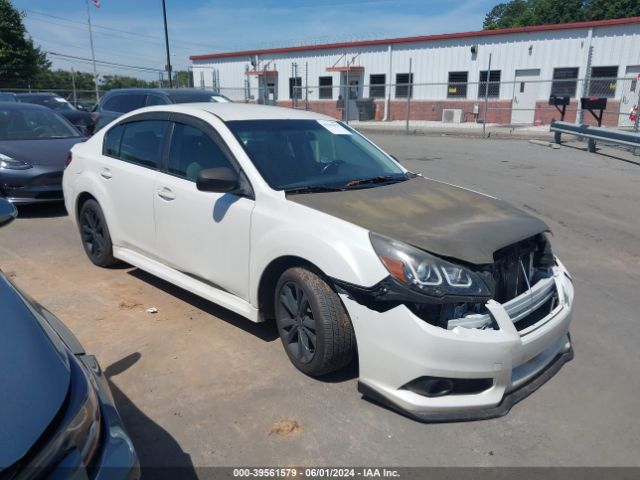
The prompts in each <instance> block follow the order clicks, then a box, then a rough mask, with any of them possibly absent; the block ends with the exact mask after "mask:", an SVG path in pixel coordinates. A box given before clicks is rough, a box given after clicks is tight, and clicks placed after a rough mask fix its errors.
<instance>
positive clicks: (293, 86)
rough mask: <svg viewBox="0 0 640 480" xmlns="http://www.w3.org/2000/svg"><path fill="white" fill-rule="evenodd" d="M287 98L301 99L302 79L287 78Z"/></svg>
mask: <svg viewBox="0 0 640 480" xmlns="http://www.w3.org/2000/svg"><path fill="white" fill-rule="evenodd" d="M289 98H291V99H293V98H297V99H301V98H302V77H290V78H289Z"/></svg>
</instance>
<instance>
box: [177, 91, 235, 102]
mask: <svg viewBox="0 0 640 480" xmlns="http://www.w3.org/2000/svg"><path fill="white" fill-rule="evenodd" d="M168 95H169V98H170V99H171V101H172V102H173V103H200V102H213V103H217V102H224V101H225V99H226V97H224V96H222V95H220V94H219V93H212V92H204V91H203V92H171V93H168ZM227 101H228V100H227Z"/></svg>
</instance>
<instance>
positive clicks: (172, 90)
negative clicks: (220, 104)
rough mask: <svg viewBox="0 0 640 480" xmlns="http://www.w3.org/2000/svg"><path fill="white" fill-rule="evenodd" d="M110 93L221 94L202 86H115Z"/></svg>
mask: <svg viewBox="0 0 640 480" xmlns="http://www.w3.org/2000/svg"><path fill="white" fill-rule="evenodd" d="M108 93H110V94H111V93H164V94H165V95H172V94H176V93H208V94H209V95H219V94H217V93H213V92H211V91H207V90H202V89H200V88H114V89H113V90H109V92H108Z"/></svg>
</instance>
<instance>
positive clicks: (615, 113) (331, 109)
mask: <svg viewBox="0 0 640 480" xmlns="http://www.w3.org/2000/svg"><path fill="white" fill-rule="evenodd" d="M525 73H526V71H525ZM363 77H364V75H361V76H354V77H352V78H348V76H346V75H345V76H343V77H342V78H341V79H340V80H341V84H339V85H334V84H332V83H329V82H325V83H324V84H316V85H314V84H309V85H302V84H296V82H289V85H287V87H288V88H287V89H286V90H285V92H284V93H285V95H282V94H283V92H282V90H283V89H282V88H279V86H278V80H277V79H275V78H274V79H273V80H272V81H271V82H261V83H264V85H263V86H260V87H253V86H251V84H250V83H249V82H248V81H245V84H244V86H242V87H220V88H211V87H208V88H206V89H207V90H209V91H211V92H212V93H219V94H222V95H225V96H226V97H228V98H230V99H231V100H233V101H235V102H247V103H258V104H266V105H278V106H284V107H290V108H295V109H300V110H309V111H313V112H317V113H322V114H325V115H329V116H331V117H334V118H336V119H340V120H343V121H346V122H354V123H356V124H372V125H373V124H380V125H382V122H387V124H400V126H398V127H397V128H402V127H404V128H406V129H407V130H409V129H412V128H418V127H421V126H424V127H433V128H438V127H441V128H442V127H447V128H454V129H455V128H474V127H475V128H477V127H481V126H483V125H492V126H509V127H536V126H544V125H548V124H549V123H551V120H553V119H555V120H560V119H561V118H562V117H563V118H564V120H565V121H567V122H572V123H586V124H591V125H595V124H597V120H596V118H594V116H593V115H592V114H591V113H590V112H589V111H588V110H584V109H582V108H581V102H580V98H581V97H603V98H606V99H607V106H606V109H605V110H604V112H603V115H602V125H603V126H607V127H616V128H623V129H634V128H635V129H636V130H637V129H638V120H637V118H638V117H637V106H638V104H639V94H640V85H638V79H637V77H636V76H635V74H634V76H627V77H613V78H610V77H592V78H581V79H579V78H556V79H550V80H549V79H547V80H541V79H539V78H537V77H536V75H529V76H527V75H522V76H518V77H516V79H515V80H512V81H495V80H490V81H489V82H482V81H480V82H467V81H451V82H442V83H417V82H408V83H384V81H382V82H380V83H363V82H362V78H363ZM371 77H374V76H371ZM382 77H384V76H382ZM325 78H331V77H325ZM407 80H410V79H409V78H407ZM453 80H459V79H456V78H453ZM201 88H202V87H201ZM0 91H5V92H14V93H27V92H54V93H56V94H58V95H60V96H61V97H63V98H65V99H67V100H68V101H70V102H72V103H76V104H77V103H82V104H84V107H85V108H91V106H92V105H93V104H94V103H95V98H96V92H95V90H94V89H73V88H69V87H61V88H47V89H33V88H31V89H30V88H11V87H9V86H7V87H2V86H0ZM98 93H99V95H100V96H102V95H103V94H104V93H106V91H105V90H100V91H99V92H98ZM551 95H555V96H559V97H562V96H568V97H570V101H569V104H568V105H566V107H565V108H564V114H563V113H562V107H555V106H554V105H551V104H550V103H549V97H550V96H551ZM283 97H284V98H283ZM596 113H599V112H596Z"/></svg>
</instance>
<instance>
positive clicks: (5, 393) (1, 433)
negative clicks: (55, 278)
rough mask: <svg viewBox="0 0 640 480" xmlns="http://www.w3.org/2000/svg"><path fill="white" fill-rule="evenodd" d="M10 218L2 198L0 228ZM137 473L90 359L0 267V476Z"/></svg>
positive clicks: (127, 476)
mask: <svg viewBox="0 0 640 480" xmlns="http://www.w3.org/2000/svg"><path fill="white" fill-rule="evenodd" d="M15 216H16V209H15V207H14V206H13V205H12V204H10V203H9V202H7V201H6V200H4V199H1V198H0V226H2V225H4V224H7V223H9V222H10V221H11V220H13V218H15ZM139 477H140V467H139V463H138V459H137V456H136V453H135V451H134V448H133V444H132V443H131V440H130V438H129V436H128V435H127V432H126V430H125V428H124V425H123V423H122V420H121V418H120V416H119V415H118V412H117V410H116V407H115V403H114V400H113V397H112V395H111V391H110V389H109V386H108V384H107V380H106V378H105V376H104V374H103V372H102V370H101V369H100V365H98V362H97V361H96V359H95V357H93V356H92V355H87V353H86V352H85V351H84V349H83V348H82V345H80V343H79V342H78V340H77V339H76V338H75V337H74V335H73V334H72V333H71V331H70V330H69V329H67V328H66V327H65V325H64V324H63V323H62V322H61V321H60V320H59V319H58V318H56V317H55V316H54V315H53V314H52V313H51V312H49V311H48V310H46V309H45V308H44V307H43V306H42V305H40V304H38V303H37V302H36V301H34V300H33V299H31V298H29V297H28V296H27V295H26V294H25V293H23V292H21V291H20V290H19V289H18V288H17V287H16V286H15V285H14V284H13V283H12V282H11V281H10V280H9V279H8V278H7V277H5V276H4V275H3V274H2V272H0V478H2V479H4V478H8V479H14V478H15V479H17V478H53V479H59V478H60V479H62V478H64V479H66V478H74V479H75V478H77V479H81V478H83V479H85V478H91V479H104V478H109V479H137V478H139Z"/></svg>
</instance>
